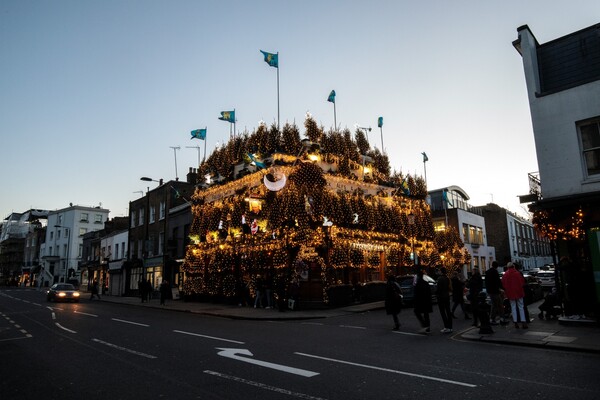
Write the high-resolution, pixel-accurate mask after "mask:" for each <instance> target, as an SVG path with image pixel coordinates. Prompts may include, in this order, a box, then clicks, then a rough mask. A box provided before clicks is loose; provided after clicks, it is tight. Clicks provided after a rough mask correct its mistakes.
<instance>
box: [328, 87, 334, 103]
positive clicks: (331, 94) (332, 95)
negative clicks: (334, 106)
mask: <svg viewBox="0 0 600 400" xmlns="http://www.w3.org/2000/svg"><path fill="white" fill-rule="evenodd" d="M327 101H328V102H330V103H335V90H332V91H331V93H329V97H328V98H327Z"/></svg>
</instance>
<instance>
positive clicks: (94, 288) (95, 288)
mask: <svg viewBox="0 0 600 400" xmlns="http://www.w3.org/2000/svg"><path fill="white" fill-rule="evenodd" d="M94 296H96V297H97V298H98V300H100V292H99V289H98V281H97V280H94V282H93V283H92V295H91V296H90V300H93V299H94Z"/></svg>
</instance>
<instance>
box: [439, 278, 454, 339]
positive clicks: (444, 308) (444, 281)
mask: <svg viewBox="0 0 600 400" xmlns="http://www.w3.org/2000/svg"><path fill="white" fill-rule="evenodd" d="M451 294H452V282H451V281H450V279H448V275H447V274H446V268H444V267H442V268H440V276H439V277H438V279H437V291H436V295H437V302H438V308H439V309H440V315H441V316H442V321H443V322H444V329H442V330H441V332H442V333H451V332H452V311H450V296H451Z"/></svg>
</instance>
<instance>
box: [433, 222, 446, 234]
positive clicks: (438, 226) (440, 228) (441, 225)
mask: <svg viewBox="0 0 600 400" xmlns="http://www.w3.org/2000/svg"><path fill="white" fill-rule="evenodd" d="M433 230H434V231H436V232H444V231H445V230H446V224H445V222H444V221H437V222H434V223H433Z"/></svg>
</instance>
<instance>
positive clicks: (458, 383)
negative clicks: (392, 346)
mask: <svg viewBox="0 0 600 400" xmlns="http://www.w3.org/2000/svg"><path fill="white" fill-rule="evenodd" d="M294 354H298V355H299V356H304V357H311V358H316V359H319V360H325V361H332V362H337V363H340V364H346V365H353V366H355V367H361V368H368V369H374V370H377V371H384V372H391V373H394V374H399V375H406V376H412V377H415V378H422V379H429V380H432V381H437V382H443V383H449V384H452V385H459V386H466V387H471V388H474V387H477V385H473V384H471V383H465V382H459V381H452V380H449V379H442V378H436V377H434V376H428V375H421V374H415V373H412V372H406V371H398V370H394V369H389V368H382V367H375V366H373V365H366V364H359V363H354V362H350V361H343V360H336V359H335V358H329V357H321V356H316V355H312V354H306V353H298V352H295V353H294Z"/></svg>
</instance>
